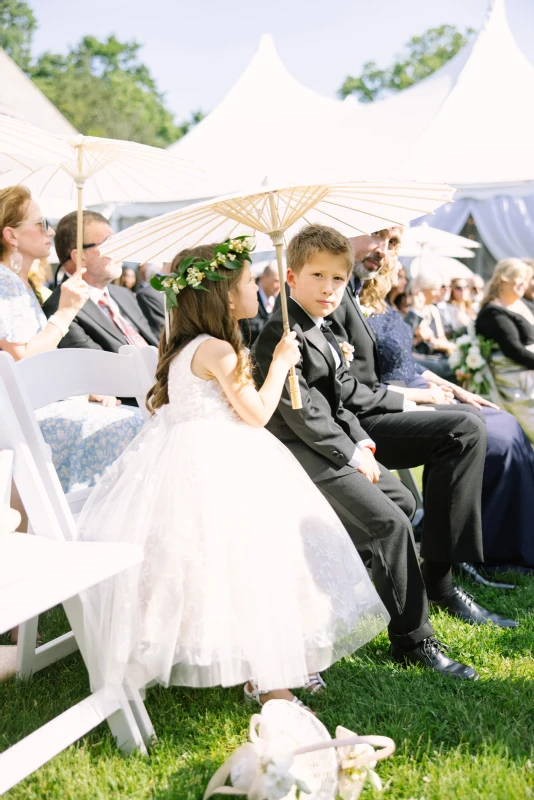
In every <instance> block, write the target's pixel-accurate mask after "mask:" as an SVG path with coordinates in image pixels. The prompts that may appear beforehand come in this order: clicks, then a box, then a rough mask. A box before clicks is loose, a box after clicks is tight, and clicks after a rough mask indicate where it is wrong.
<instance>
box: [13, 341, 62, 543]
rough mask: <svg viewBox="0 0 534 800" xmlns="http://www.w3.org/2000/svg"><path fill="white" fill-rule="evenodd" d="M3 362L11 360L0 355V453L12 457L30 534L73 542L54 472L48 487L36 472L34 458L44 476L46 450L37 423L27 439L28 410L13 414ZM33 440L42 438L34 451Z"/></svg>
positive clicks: (18, 399) (14, 475) (19, 400)
mask: <svg viewBox="0 0 534 800" xmlns="http://www.w3.org/2000/svg"><path fill="white" fill-rule="evenodd" d="M6 359H9V360H12V359H11V356H9V355H8V354H7V353H0V372H1V373H2V374H1V378H2V379H1V380H0V449H1V450H11V451H12V453H13V455H14V458H13V480H14V482H15V485H16V487H17V490H18V493H19V495H20V498H21V500H22V503H23V505H24V508H25V509H26V512H27V514H28V519H29V520H30V522H31V525H32V529H33V532H34V533H35V534H37V535H38V536H45V537H47V538H50V539H58V540H63V539H68V540H70V539H74V538H75V533H76V527H75V524H74V520H73V518H72V515H71V513H70V511H69V507H68V505H67V503H66V501H65V497H64V495H63V492H62V490H61V485H60V483H59V479H58V477H57V475H56V474H55V470H54V468H53V466H52V470H53V474H50V480H49V481H48V485H47V486H45V482H44V481H43V480H42V474H41V471H40V470H39V469H38V467H37V463H36V460H35V458H34V456H35V455H37V457H38V459H40V460H42V462H43V466H45V473H46V463H45V459H44V458H43V457H42V446H44V447H46V445H45V443H44V441H43V440H42V437H41V434H40V431H39V428H38V426H37V423H36V422H35V420H33V423H34V425H35V427H36V428H37V431H34V430H32V427H31V425H30V426H29V429H28V433H29V436H27V435H26V431H25V430H24V429H23V428H25V427H26V420H25V419H24V418H25V416H26V412H27V409H25V408H23V409H22V410H23V413H22V415H20V414H17V413H15V410H14V404H13V402H12V399H11V397H10V393H9V392H8V389H7V385H6V380H5V372H6V369H5V364H6ZM8 366H9V365H8ZM9 377H13V376H8V381H7V383H9V382H10V381H9ZM11 388H13V387H11ZM15 388H18V387H15ZM12 394H13V396H14V397H15V399H16V401H18V407H19V411H20V403H21V402H23V401H22V397H18V398H17V392H16V391H15V392H12ZM30 414H31V412H30ZM21 416H22V418H23V419H22V425H21V424H20V423H19V419H20V417H21ZM31 416H32V417H33V414H31ZM36 436H39V437H41V443H42V446H39V447H38V448H37V451H36V450H35V445H34V444H32V443H31V440H32V438H34V437H36ZM41 443H40V445H41ZM54 477H55V482H54ZM54 493H56V494H57V497H56V498H55V500H56V503H55V504H54V503H53V499H54V498H53V495H54ZM61 501H62V502H61ZM54 505H57V506H61V507H62V510H63V517H64V526H65V527H64V530H62V525H61V524H60V522H59V520H58V518H57V517H56V514H55V513H54ZM69 518H70V520H69ZM69 523H70V524H69Z"/></svg>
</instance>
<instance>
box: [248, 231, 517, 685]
mask: <svg viewBox="0 0 534 800" xmlns="http://www.w3.org/2000/svg"><path fill="white" fill-rule="evenodd" d="M352 258H353V256H352V251H351V247H350V244H349V243H348V241H347V239H345V237H343V236H341V235H340V234H339V233H338V232H337V231H334V230H333V229H331V228H325V227H323V226H320V225H310V226H308V227H307V228H304V229H303V230H302V231H301V232H300V233H299V234H298V235H297V236H296V237H294V238H293V239H292V241H291V242H290V244H289V247H288V251H287V264H288V273H287V282H288V284H289V286H290V289H291V298H290V299H289V301H288V306H289V315H290V325H291V329H292V330H293V331H295V332H296V334H297V341H298V343H299V346H300V348H301V353H302V358H301V361H300V362H299V364H298V365H297V367H296V371H297V375H298V380H299V386H300V390H301V394H302V406H303V407H302V410H299V411H295V410H293V409H292V407H291V400H290V395H289V391H288V390H287V388H286V390H285V391H284V393H283V395H282V398H281V400H280V403H279V406H278V408H277V410H276V412H275V413H274V415H273V417H272V418H271V420H270V422H269V423H268V425H267V428H268V429H269V430H270V431H271V433H273V434H274V435H275V436H277V437H278V438H279V439H280V440H281V441H282V442H283V443H284V444H285V445H286V446H287V447H288V448H289V449H290V450H291V452H292V453H293V454H294V455H295V457H296V458H297V459H298V460H299V462H300V463H301V464H302V466H303V468H304V469H305V470H306V472H307V473H308V475H309V476H310V477H311V479H312V480H313V481H314V483H315V484H316V486H317V487H318V488H319V489H320V490H321V492H322V493H323V494H324V495H325V497H326V498H327V499H328V501H329V502H330V504H331V505H332V507H333V508H334V510H335V511H336V512H337V514H338V516H339V517H340V519H341V521H342V522H343V524H344V525H345V527H346V528H347V531H348V532H349V534H350V536H351V538H352V540H353V542H354V544H355V546H356V547H357V549H358V550H359V551H360V553H361V554H362V555H365V556H369V555H370V557H371V562H372V570H373V579H374V581H375V585H376V588H377V591H378V593H379V594H380V597H381V598H382V601H383V602H384V604H385V606H386V608H387V609H388V611H389V613H390V616H391V622H390V625H389V635H390V640H391V644H392V655H393V657H394V659H395V660H397V661H399V662H411V663H420V664H422V665H424V666H426V667H428V668H430V669H435V670H437V671H439V672H441V673H443V674H446V675H453V676H455V677H462V678H467V679H474V678H476V677H477V675H476V673H475V671H474V670H473V669H472V668H471V667H467V666H465V665H463V664H460V663H459V662H456V661H454V660H453V659H450V658H448V656H446V654H445V653H444V651H443V649H442V648H441V645H440V643H439V642H437V640H436V639H434V638H433V635H432V634H433V630H432V627H431V625H430V622H429V620H428V598H427V592H426V590H425V583H424V581H423V577H422V575H421V572H420V569H419V563H418V558H417V554H416V551H415V544H414V541H413V534H412V530H411V525H410V518H411V517H412V516H413V513H414V511H415V504H414V499H413V496H412V495H411V493H410V492H409V491H408V490H407V489H406V488H405V487H404V486H403V485H402V484H401V483H400V481H399V480H398V479H396V478H395V477H394V476H393V475H391V473H390V472H389V471H388V469H387V465H388V464H391V465H393V466H407V467H408V466H414V465H418V464H421V463H425V462H427V463H429V465H430V467H431V469H430V472H429V476H428V479H427V482H428V484H429V488H430V487H432V488H431V492H432V495H433V499H434V500H435V507H434V508H433V510H432V514H431V517H432V521H433V522H434V523H435V525H434V527H433V528H431V532H432V536H431V537H429V540H428V541H425V543H424V545H425V548H426V551H427V558H428V559H429V562H430V564H431V568H430V569H428V570H427V576H428V584H427V589H428V596H429V597H430V598H431V599H432V600H434V601H435V602H436V603H437V605H439V606H440V607H442V608H446V610H449V611H451V613H454V610H453V609H452V608H450V607H449V605H448V603H449V601H448V593H449V590H450V585H451V584H450V583H449V577H450V564H451V559H452V556H453V555H456V553H457V552H462V554H469V555H470V556H471V559H472V560H478V559H480V557H481V554H482V546H481V541H482V538H481V523H480V496H481V488H482V484H481V481H482V477H481V476H482V469H483V464H484V456H485V443H486V432H485V425H484V423H483V421H482V420H481V419H479V417H478V416H477V415H471V414H466V413H465V412H462V411H458V412H456V413H455V414H441V413H440V412H439V410H435V409H434V408H432V409H430V410H425V411H422V412H417V413H416V412H415V411H411V412H410V411H408V412H407V413H403V412H404V410H405V408H406V405H405V401H404V398H403V397H402V395H400V394H398V393H395V392H389V391H388V390H387V389H386V388H384V387H377V388H376V389H374V390H373V389H370V388H369V387H368V386H367V385H366V384H365V383H364V382H360V381H358V380H357V379H356V378H355V377H354V376H353V374H351V372H350V371H349V370H348V369H347V367H346V364H345V354H344V353H343V351H342V350H341V349H340V347H339V344H338V342H337V341H336V338H335V336H334V335H333V333H332V332H331V330H330V329H329V326H324V318H325V317H327V316H329V315H330V314H332V312H333V311H335V309H336V308H337V306H338V305H339V303H340V301H341V298H342V296H343V293H344V291H345V287H346V285H347V281H348V278H349V276H350V274H351V271H352ZM282 331H283V326H282V315H281V312H280V311H276V312H275V313H274V314H273V315H272V317H271V319H270V320H269V322H268V323H267V324H266V325H265V327H264V328H263V331H262V332H261V333H260V335H259V337H258V340H257V342H256V346H255V348H254V358H255V363H256V371H255V380H256V383H257V385H258V386H261V385H262V383H263V381H264V380H265V378H266V376H267V374H268V371H269V367H270V364H271V361H272V356H273V352H274V349H275V347H276V345H277V343H278V341H279V340H280V337H281V335H282ZM439 408H441V407H438V409H439ZM375 450H376V451H377V453H378V455H379V457H380V462H377V461H376V460H375V458H374V451H375ZM399 461H400V462H401V463H400V464H399V463H398V462H399ZM383 465H385V466H383ZM443 487H447V488H446V490H445V491H444V490H443ZM457 560H467V559H464V558H461V559H457ZM466 602H467V601H466ZM480 613H481V614H482V613H485V614H487V615H489V612H486V611H485V609H481V612H480ZM492 620H493V621H495V622H497V623H498V624H499V623H500V622H503V623H504V622H507V621H506V620H502V619H501V618H499V617H497V615H492Z"/></svg>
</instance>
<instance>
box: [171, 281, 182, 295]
mask: <svg viewBox="0 0 534 800" xmlns="http://www.w3.org/2000/svg"><path fill="white" fill-rule="evenodd" d="M171 287H172V290H173V292H175V293H176V294H179V293H180V292H181V291H182V289H185V286H182V284H181V283H180V282H179V280H178V278H174V280H173V281H172V283H171Z"/></svg>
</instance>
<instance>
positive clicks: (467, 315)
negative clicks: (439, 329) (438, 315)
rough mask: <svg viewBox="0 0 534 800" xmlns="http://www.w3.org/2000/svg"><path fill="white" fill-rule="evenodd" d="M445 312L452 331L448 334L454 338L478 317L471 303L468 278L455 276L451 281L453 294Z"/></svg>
mask: <svg viewBox="0 0 534 800" xmlns="http://www.w3.org/2000/svg"><path fill="white" fill-rule="evenodd" d="M445 314H446V318H447V323H448V328H449V331H450V333H448V336H449V337H450V338H452V339H456V338H457V337H458V336H461V335H462V334H463V333H465V332H466V331H467V328H468V327H469V325H470V324H471V323H472V322H474V320H475V319H476V314H475V311H474V310H473V307H472V305H471V286H470V284H469V281H468V280H466V278H454V279H453V280H452V281H451V296H450V299H449V302H448V303H447V305H446V310H445Z"/></svg>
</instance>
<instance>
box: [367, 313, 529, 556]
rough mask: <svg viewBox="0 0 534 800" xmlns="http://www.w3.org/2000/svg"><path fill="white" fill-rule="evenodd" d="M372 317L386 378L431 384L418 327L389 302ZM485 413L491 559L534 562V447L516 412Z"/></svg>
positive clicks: (486, 534) (485, 512)
mask: <svg viewBox="0 0 534 800" xmlns="http://www.w3.org/2000/svg"><path fill="white" fill-rule="evenodd" d="M367 322H368V323H369V325H370V326H371V328H372V329H373V331H374V333H375V336H376V340H377V346H378V356H379V360H380V369H381V373H382V380H383V381H385V382H386V383H388V382H390V381H404V382H405V384H406V386H408V387H410V388H414V389H415V388H417V389H419V388H426V387H427V386H428V382H427V381H426V380H425V379H424V378H423V377H422V373H423V372H424V371H425V367H422V366H420V365H419V364H417V362H416V361H415V360H414V357H413V354H412V345H413V333H412V329H411V328H410V326H409V325H407V324H406V323H405V322H404V320H403V319H402V317H401V315H400V314H399V313H398V311H395V310H394V309H393V308H391V306H388V307H387V309H386V311H385V312H384V313H383V314H372V315H371V316H370V317H368V318H367ZM482 413H483V414H484V419H485V420H486V427H487V431H488V446H487V451H486V461H485V464H484V481H483V486H482V535H483V539H484V554H485V557H486V562H487V563H489V564H520V565H522V566H526V567H534V526H533V524H532V521H533V519H534V452H533V451H532V448H531V446H530V442H529V440H528V438H527V436H526V435H525V433H524V432H523V429H522V428H521V426H520V425H519V423H518V421H517V420H516V418H515V417H513V416H512V415H511V414H509V413H508V412H507V411H497V410H495V409H493V408H487V407H485V408H483V409H482Z"/></svg>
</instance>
